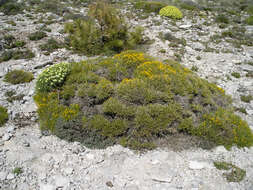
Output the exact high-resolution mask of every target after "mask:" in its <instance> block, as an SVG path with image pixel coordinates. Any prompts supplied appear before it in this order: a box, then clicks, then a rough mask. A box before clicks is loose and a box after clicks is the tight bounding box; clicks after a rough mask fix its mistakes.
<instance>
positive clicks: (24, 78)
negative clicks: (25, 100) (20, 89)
mask: <svg viewBox="0 0 253 190" xmlns="http://www.w3.org/2000/svg"><path fill="white" fill-rule="evenodd" d="M32 80H33V74H32V73H31V72H26V71H23V70H13V71H10V72H8V73H7V74H6V75H5V77H4V81H5V82H8V83H11V84H20V83H28V82H31V81H32Z"/></svg>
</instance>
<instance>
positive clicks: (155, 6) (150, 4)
mask: <svg viewBox="0 0 253 190" xmlns="http://www.w3.org/2000/svg"><path fill="white" fill-rule="evenodd" d="M165 6H166V4H165V3H162V2H157V1H138V2H136V3H135V4H134V7H135V8H136V9H143V10H144V11H145V12H148V13H151V12H155V13H159V11H160V9H161V8H163V7H165Z"/></svg>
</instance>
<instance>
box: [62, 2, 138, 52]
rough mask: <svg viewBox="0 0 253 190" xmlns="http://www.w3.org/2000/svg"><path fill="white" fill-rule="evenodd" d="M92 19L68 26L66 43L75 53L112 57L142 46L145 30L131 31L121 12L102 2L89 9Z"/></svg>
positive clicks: (66, 27) (79, 20)
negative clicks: (109, 54) (110, 55)
mask: <svg viewBox="0 0 253 190" xmlns="http://www.w3.org/2000/svg"><path fill="white" fill-rule="evenodd" d="M89 16H90V19H88V20H81V19H77V20H76V21H74V22H72V23H67V24H66V25H65V32H67V33H68V34H69V36H68V38H67V39H68V41H67V42H68V44H69V45H70V46H72V47H73V48H74V50H77V51H80V52H84V53H86V54H88V55H95V54H100V53H113V52H120V51H122V50H125V49H131V48H134V47H135V46H136V45H137V44H139V43H141V42H142V32H143V30H142V29H141V28H140V27H138V28H136V29H135V30H134V31H132V32H131V31H129V28H128V26H127V24H126V22H125V20H124V17H123V16H122V15H121V14H120V12H119V11H118V10H116V9H115V8H114V7H112V6H111V5H109V4H107V3H105V2H103V1H102V2H97V3H94V4H91V5H90V7H89ZM96 22H97V24H96Z"/></svg>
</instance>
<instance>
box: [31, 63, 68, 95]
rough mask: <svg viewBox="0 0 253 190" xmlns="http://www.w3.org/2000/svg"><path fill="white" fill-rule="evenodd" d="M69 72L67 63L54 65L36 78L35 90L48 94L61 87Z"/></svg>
mask: <svg viewBox="0 0 253 190" xmlns="http://www.w3.org/2000/svg"><path fill="white" fill-rule="evenodd" d="M69 72H70V69H69V64H68V63H59V64H55V65H53V66H51V67H49V68H47V69H45V70H44V71H43V72H42V73H41V74H40V75H39V77H38V80H37V83H36V90H38V91H40V92H49V91H51V90H53V89H55V88H56V87H59V86H61V85H62V84H63V82H64V80H65V78H66V76H67V75H68V74H69Z"/></svg>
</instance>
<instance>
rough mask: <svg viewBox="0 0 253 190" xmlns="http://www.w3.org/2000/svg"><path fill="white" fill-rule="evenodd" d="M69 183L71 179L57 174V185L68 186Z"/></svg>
mask: <svg viewBox="0 0 253 190" xmlns="http://www.w3.org/2000/svg"><path fill="white" fill-rule="evenodd" d="M68 184H69V179H68V178H66V177H63V176H55V185H56V187H66V186H68Z"/></svg>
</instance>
